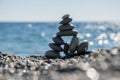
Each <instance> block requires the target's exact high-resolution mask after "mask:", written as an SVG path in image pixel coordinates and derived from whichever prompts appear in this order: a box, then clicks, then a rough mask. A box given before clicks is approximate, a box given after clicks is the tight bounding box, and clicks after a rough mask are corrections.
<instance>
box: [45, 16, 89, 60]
mask: <svg viewBox="0 0 120 80" xmlns="http://www.w3.org/2000/svg"><path fill="white" fill-rule="evenodd" d="M62 19H63V20H62V21H61V22H60V24H61V25H60V26H59V28H58V29H59V32H57V33H56V36H55V37H53V38H52V40H53V42H54V43H50V44H49V47H50V48H51V49H52V50H48V51H46V52H45V56H46V57H47V58H61V55H60V52H63V53H64V54H65V57H73V56H75V55H84V54H85V53H86V52H87V49H88V42H82V43H81V44H80V40H79V38H78V37H77V35H78V32H77V31H76V30H74V26H73V25H72V24H70V22H72V18H69V14H66V15H64V16H63V17H62ZM66 36H72V40H71V41H70V43H69V44H68V43H66V42H65V41H64V40H63V39H62V37H66ZM62 46H63V47H62Z"/></svg>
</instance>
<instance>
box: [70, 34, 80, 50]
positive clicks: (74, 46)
mask: <svg viewBox="0 0 120 80" xmlns="http://www.w3.org/2000/svg"><path fill="white" fill-rule="evenodd" d="M78 45H79V38H78V37H76V36H74V37H73V38H72V40H71V42H70V45H69V50H70V51H71V52H74V51H75V50H76V49H77V47H78Z"/></svg>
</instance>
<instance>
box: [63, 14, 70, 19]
mask: <svg viewBox="0 0 120 80" xmlns="http://www.w3.org/2000/svg"><path fill="white" fill-rule="evenodd" d="M69 16H70V15H69V14H66V15H64V16H63V17H62V19H65V18H69Z"/></svg>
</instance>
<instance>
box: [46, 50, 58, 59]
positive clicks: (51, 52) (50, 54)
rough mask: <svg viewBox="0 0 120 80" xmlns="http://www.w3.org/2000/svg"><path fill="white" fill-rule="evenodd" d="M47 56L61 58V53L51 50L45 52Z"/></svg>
mask: <svg viewBox="0 0 120 80" xmlns="http://www.w3.org/2000/svg"><path fill="white" fill-rule="evenodd" d="M45 56H46V57H47V58H60V53H59V52H56V51H53V50H49V51H46V52H45Z"/></svg>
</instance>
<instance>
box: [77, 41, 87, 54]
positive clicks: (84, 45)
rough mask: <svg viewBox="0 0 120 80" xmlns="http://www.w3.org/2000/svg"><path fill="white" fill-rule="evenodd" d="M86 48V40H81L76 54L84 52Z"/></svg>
mask: <svg viewBox="0 0 120 80" xmlns="http://www.w3.org/2000/svg"><path fill="white" fill-rule="evenodd" d="M87 50H88V42H82V43H81V44H80V45H79V46H78V48H77V52H78V54H85V52H86V51H87Z"/></svg>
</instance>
